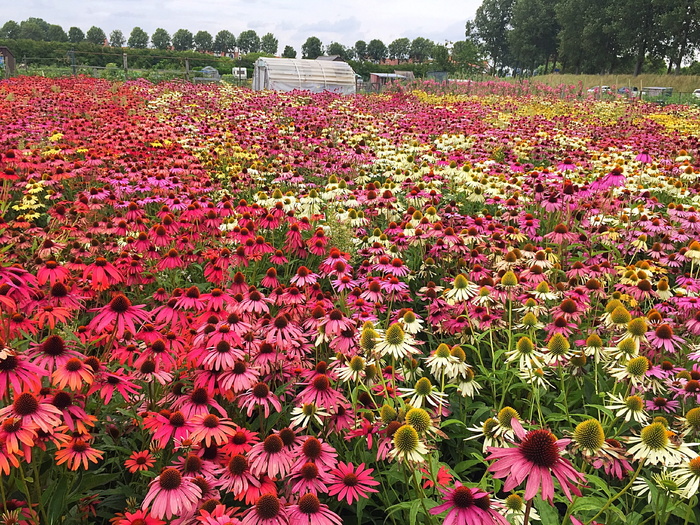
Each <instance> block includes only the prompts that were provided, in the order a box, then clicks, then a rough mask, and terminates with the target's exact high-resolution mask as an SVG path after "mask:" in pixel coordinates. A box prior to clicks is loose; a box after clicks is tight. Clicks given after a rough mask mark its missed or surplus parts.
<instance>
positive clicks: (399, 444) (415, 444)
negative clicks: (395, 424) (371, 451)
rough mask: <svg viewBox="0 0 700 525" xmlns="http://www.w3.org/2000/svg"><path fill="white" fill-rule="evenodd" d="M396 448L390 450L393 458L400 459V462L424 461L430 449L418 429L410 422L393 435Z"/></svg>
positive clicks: (390, 455)
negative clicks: (422, 439) (419, 434)
mask: <svg viewBox="0 0 700 525" xmlns="http://www.w3.org/2000/svg"><path fill="white" fill-rule="evenodd" d="M393 442H394V448H393V449H392V450H391V451H390V452H389V457H390V458H391V459H398V460H399V461H400V462H401V461H405V462H407V463H422V462H423V461H425V457H424V456H425V454H427V453H428V449H427V447H426V446H425V444H424V443H423V442H422V441H421V440H420V437H419V436H418V431H417V430H416V429H415V428H413V427H412V426H411V425H409V424H405V425H402V426H401V427H399V428H398V429H397V430H396V432H394V437H393Z"/></svg>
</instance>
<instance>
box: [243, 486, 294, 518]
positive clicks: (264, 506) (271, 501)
mask: <svg viewBox="0 0 700 525" xmlns="http://www.w3.org/2000/svg"><path fill="white" fill-rule="evenodd" d="M241 524H242V525H288V524H289V517H288V516H287V509H286V507H284V506H283V505H282V502H281V501H280V500H279V498H278V497H277V496H276V495H275V494H273V493H268V494H263V495H262V496H260V497H259V498H258V500H257V501H256V502H255V506H253V507H251V508H250V509H248V512H247V513H246V515H245V516H244V517H243V521H241Z"/></svg>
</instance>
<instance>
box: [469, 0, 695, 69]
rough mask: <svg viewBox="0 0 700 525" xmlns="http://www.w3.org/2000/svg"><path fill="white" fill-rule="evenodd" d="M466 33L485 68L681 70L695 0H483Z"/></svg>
mask: <svg viewBox="0 0 700 525" xmlns="http://www.w3.org/2000/svg"><path fill="white" fill-rule="evenodd" d="M465 36H466V38H467V40H470V41H472V42H474V43H475V44H476V45H478V46H479V47H480V49H481V50H482V51H483V53H484V54H485V55H486V56H488V58H489V62H490V66H491V70H492V72H494V73H496V72H503V71H505V70H509V69H510V70H515V71H518V70H529V71H530V72H533V71H536V70H538V69H539V70H540V71H542V72H545V73H546V72H549V71H551V70H554V68H555V67H556V68H559V69H560V70H561V71H563V72H567V73H577V74H579V73H588V74H603V73H633V74H634V75H635V76H636V75H639V74H640V73H642V72H645V73H647V72H648V73H660V72H664V71H665V72H667V73H671V72H675V73H676V74H678V73H681V72H682V66H683V64H684V63H687V62H688V61H690V60H691V59H692V58H693V56H694V54H695V52H696V51H697V50H698V48H700V0H483V1H482V4H481V6H480V7H479V8H478V9H477V12H476V16H475V18H474V20H471V21H468V22H467V24H466V31H465Z"/></svg>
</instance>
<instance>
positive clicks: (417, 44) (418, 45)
mask: <svg viewBox="0 0 700 525" xmlns="http://www.w3.org/2000/svg"><path fill="white" fill-rule="evenodd" d="M434 45H435V44H433V42H432V40H428V39H427V38H423V37H422V36H419V37H416V38H414V39H413V41H412V42H411V51H410V52H409V57H410V58H411V59H412V60H413V61H414V62H419V63H420V62H424V61H426V60H427V59H429V58H430V55H431V53H432V52H433V46H434Z"/></svg>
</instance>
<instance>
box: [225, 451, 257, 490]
mask: <svg viewBox="0 0 700 525" xmlns="http://www.w3.org/2000/svg"><path fill="white" fill-rule="evenodd" d="M251 485H253V486H255V487H259V486H260V481H259V480H258V478H256V477H255V476H254V475H253V474H251V472H250V465H249V464H248V459H247V458H246V457H245V456H244V455H243V454H235V455H233V456H231V459H229V460H228V463H227V464H226V466H225V467H224V468H223V469H221V470H220V474H219V480H218V482H217V486H218V487H219V488H220V489H223V490H226V491H228V492H232V493H233V495H234V496H237V495H239V494H241V493H243V492H245V491H246V490H248V487H250V486H251Z"/></svg>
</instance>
